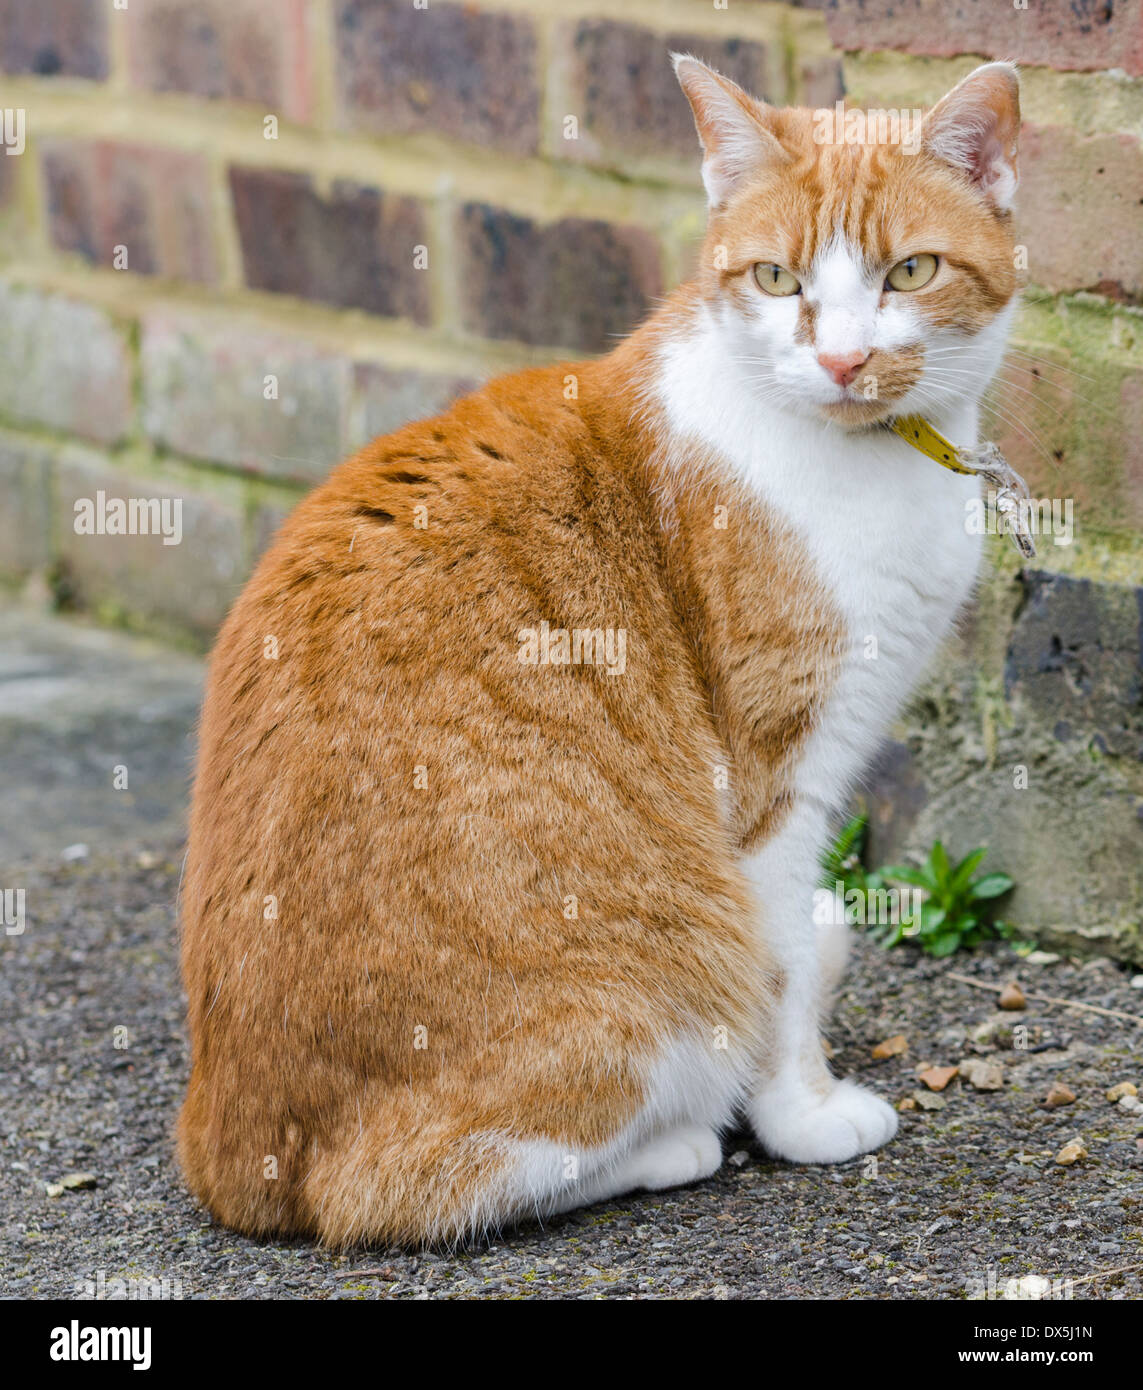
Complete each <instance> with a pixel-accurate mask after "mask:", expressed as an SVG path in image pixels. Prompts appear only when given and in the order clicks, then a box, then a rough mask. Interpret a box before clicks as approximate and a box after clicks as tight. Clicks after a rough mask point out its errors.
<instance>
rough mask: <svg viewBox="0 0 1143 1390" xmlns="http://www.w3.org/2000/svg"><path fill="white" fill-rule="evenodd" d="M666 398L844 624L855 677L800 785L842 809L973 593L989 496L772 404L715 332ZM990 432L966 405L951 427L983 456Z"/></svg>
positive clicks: (672, 356) (679, 364)
mask: <svg viewBox="0 0 1143 1390" xmlns="http://www.w3.org/2000/svg"><path fill="white" fill-rule="evenodd" d="M656 394H657V397H658V402H659V404H660V405H661V406H662V407H663V409H664V410H665V411H666V414H667V418H668V421H669V423H670V426H671V428H672V431H673V432H674V433H675V434H676V435H677V437H678V439H679V440H680V442H681V441H683V440H687V439H690V440H695V439H697V440H700V441H701V442H702V443H703V444H704V445H706V446H707V447H708V448H711V449H713V450H715V451H717V453H718V454H719V455H720V456H721V457H722V458H724V459H725V460H726V462H727V463H728V464H729V466H730V467H731V468H732V470H733V472H734V474H735V476H736V477H738V478H739V479H740V480H741V481H742V482H743V483H745V484H746V485H747V486H748V487H749V488H750V489H751V490H752V491H754V492H756V493H757V494H758V495H759V497H760V498H762V500H764V502H765V503H766V505H767V506H768V507H769V508H770V509H771V510H772V511H773V512H774V513H775V514H777V515H778V516H780V517H781V518H783V519H784V520H785V521H786V522H787V523H788V524H789V525H790V526H791V527H792V528H793V529H794V530H795V531H796V532H797V533H798V535H799V536H800V537H801V539H802V541H803V543H804V545H805V547H806V550H807V552H808V554H809V555H810V557H811V559H812V561H813V563H814V565H815V567H816V569H817V572H818V575H819V578H820V580H821V583H822V584H823V586H824V587H825V588H826V589H827V591H828V593H829V594H830V596H831V598H832V599H833V601H834V602H835V604H836V605H837V607H838V609H839V610H840V611H841V613H842V614H843V616H844V620H845V623H846V629H847V635H848V647H847V652H846V658H845V664H844V668H843V671H842V673H841V677H840V679H839V680H838V681H837V682H836V684H835V686H834V688H833V691H832V694H831V696H830V698H829V700H828V702H827V706H826V708H825V709H824V710H823V711H822V713H821V718H820V721H819V723H818V726H817V728H816V730H815V732H814V734H813V735H812V736H811V738H810V740H809V741H808V742H807V746H806V749H805V755H804V757H803V758H802V759H801V760H800V762H799V766H798V769H797V771H796V774H795V775H796V785H797V787H798V790H799V792H802V793H805V794H807V795H809V796H812V797H813V798H814V799H815V800H817V801H819V803H820V802H821V801H825V802H827V803H829V805H830V807H831V809H838V808H839V807H840V805H841V804H842V803H843V802H844V800H845V798H846V796H847V795H848V793H849V791H850V789H851V787H852V783H853V780H854V779H855V778H856V777H857V776H858V775H859V774H860V772H861V770H862V768H863V767H864V766H865V765H866V764H867V763H868V761H869V760H870V759H871V757H872V756H873V754H874V753H875V752H876V749H877V745H878V743H879V742H880V740H881V738H882V737H883V736H884V734H885V732H886V729H887V727H888V725H889V724H890V722H891V721H892V719H893V718H894V716H895V715H896V713H897V712H898V710H899V709H900V707H901V704H902V703H903V701H904V700H905V699H906V697H907V696H908V694H909V692H910V690H911V689H912V688H913V687H914V686H915V685H916V683H917V681H918V680H919V679H920V677H921V675H922V674H923V672H924V670H925V667H926V665H927V664H928V662H929V660H930V659H931V657H932V656H933V654H934V652H935V651H936V649H937V647H938V646H939V645H940V642H941V640H942V639H943V638H944V637H945V635H946V634H947V633H948V631H949V629H950V627H951V625H952V622H953V619H954V618H955V615H956V613H957V610H958V609H959V608H960V606H961V605H962V603H963V602H964V601H965V599H966V598H967V597H968V596H969V594H970V593H971V591H972V588H973V584H974V582H975V579H976V574H977V568H978V564H979V556H980V544H981V543H980V538H979V536H977V535H974V534H970V533H969V530H968V528H967V527H966V525H965V520H966V507H965V504H966V502H967V501H968V500H969V499H970V498H973V497H976V496H979V490H980V485H979V483H978V482H977V481H976V480H975V479H973V478H967V477H963V476H959V475H957V474H955V473H951V472H949V471H948V470H946V469H943V468H941V467H939V466H938V465H937V464H936V463H934V462H932V461H931V460H930V459H927V458H926V457H925V456H924V455H923V454H920V453H918V452H917V451H916V450H914V449H912V448H910V447H909V445H907V444H905V443H904V442H903V441H902V440H900V439H898V438H896V437H895V436H893V435H891V434H889V433H888V432H882V431H876V432H863V433H847V432H845V431H843V430H841V429H840V428H839V427H837V426H833V425H830V424H828V423H826V422H824V421H820V422H819V421H817V420H814V419H810V418H807V417H804V416H800V415H797V414H794V413H793V412H792V411H790V410H788V409H784V408H783V407H782V405H781V404H774V403H771V402H769V401H767V399H766V397H765V394H764V393H763V392H762V391H760V390H759V388H758V387H757V386H754V385H752V384H751V383H750V381H749V379H748V378H747V377H746V375H745V373H743V372H742V370H741V369H736V368H735V366H734V362H733V359H732V358H728V356H727V354H726V353H725V352H723V351H720V350H719V346H718V342H717V335H715V334H714V333H713V331H712V330H709V329H708V330H707V331H706V332H700V333H698V334H696V335H695V337H693V338H690V339H687V340H680V341H678V342H676V343H675V344H674V345H672V347H671V348H670V349H669V350H668V351H667V352H666V353H665V354H664V356H663V359H662V369H661V373H660V376H659V380H658V382H657V392H656ZM934 423H937V421H936V420H934ZM976 424H977V422H976V409H975V405H973V404H972V403H966V404H965V405H964V406H962V407H960V408H959V410H958V411H957V412H956V413H954V414H952V415H947V414H946V415H945V416H943V417H942V418H941V420H940V422H939V424H938V428H943V429H945V430H946V431H947V432H948V433H949V434H950V435H951V436H952V437H953V438H954V439H955V440H956V441H957V442H958V443H970V442H975V438H976Z"/></svg>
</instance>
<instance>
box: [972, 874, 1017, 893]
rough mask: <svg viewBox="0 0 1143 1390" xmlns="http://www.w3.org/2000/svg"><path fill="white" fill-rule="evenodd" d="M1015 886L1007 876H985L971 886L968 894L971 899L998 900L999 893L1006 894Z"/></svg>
mask: <svg viewBox="0 0 1143 1390" xmlns="http://www.w3.org/2000/svg"><path fill="white" fill-rule="evenodd" d="M1014 887H1015V884H1014V883H1013V881H1012V880H1011V879H1010V878H1009V877H1008V875H1007V874H985V876H984V877H983V878H982V879H978V880H977V882H976V883H974V884H973V885H972V890H971V892H970V894H969V896H970V897H972V898H998V897H1000V895H1001V893H1007V892H1008V890H1009V889H1010V888H1014Z"/></svg>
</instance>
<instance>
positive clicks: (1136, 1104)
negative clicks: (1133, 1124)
mask: <svg viewBox="0 0 1143 1390" xmlns="http://www.w3.org/2000/svg"><path fill="white" fill-rule="evenodd" d="M1116 1106H1117V1108H1118V1109H1120V1110H1126V1111H1127V1113H1128V1114H1129V1115H1138V1114H1139V1112H1140V1111H1143V1100H1140V1099H1139V1097H1138V1096H1120V1097H1119V1100H1118V1101H1117V1102H1116Z"/></svg>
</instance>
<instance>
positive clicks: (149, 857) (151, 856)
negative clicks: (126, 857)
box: [135, 849, 162, 869]
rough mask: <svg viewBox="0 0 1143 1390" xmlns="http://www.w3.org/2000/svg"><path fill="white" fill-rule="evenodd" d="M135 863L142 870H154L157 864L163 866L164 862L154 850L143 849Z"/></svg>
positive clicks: (136, 857)
mask: <svg viewBox="0 0 1143 1390" xmlns="http://www.w3.org/2000/svg"><path fill="white" fill-rule="evenodd" d="M135 863H136V864H137V865H138V866H139V868H140V869H153V868H155V866H156V865H157V864H161V863H162V860H161V858H160V857H159V855H157V854H156V853H155V852H154V851H153V850H149V849H141V850H140V851H139V853H138V854H137V855H136V856H135Z"/></svg>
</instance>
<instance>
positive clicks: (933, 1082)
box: [920, 1067, 959, 1091]
mask: <svg viewBox="0 0 1143 1390" xmlns="http://www.w3.org/2000/svg"><path fill="white" fill-rule="evenodd" d="M958 1070H959V1068H957V1067H929V1068H928V1069H927V1070H926V1071H923V1072H922V1073H921V1075H920V1080H922V1081H923V1082H924V1083H925V1085H926V1086H927V1087H928V1088H929V1090H930V1091H943V1090H944V1089H945V1087H946V1086H947V1085H948V1084H949V1082H950V1081H951V1080H952V1079H953V1077H954V1076H956V1074H957V1071H958Z"/></svg>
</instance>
